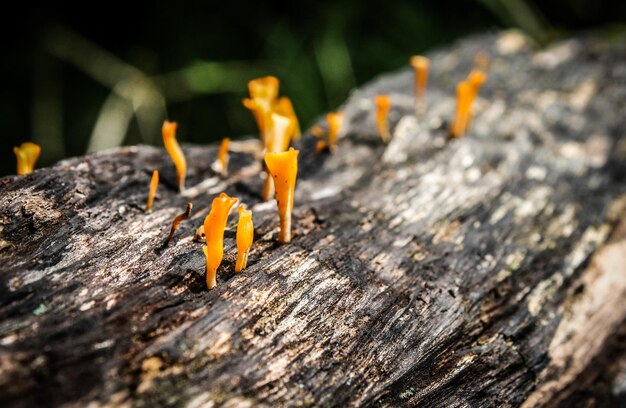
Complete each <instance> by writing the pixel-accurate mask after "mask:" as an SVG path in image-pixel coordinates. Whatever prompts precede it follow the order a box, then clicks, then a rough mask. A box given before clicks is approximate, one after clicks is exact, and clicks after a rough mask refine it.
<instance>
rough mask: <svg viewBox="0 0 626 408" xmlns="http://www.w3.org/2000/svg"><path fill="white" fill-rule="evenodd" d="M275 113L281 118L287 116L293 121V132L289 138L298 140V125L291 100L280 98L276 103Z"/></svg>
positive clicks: (284, 97)
mask: <svg viewBox="0 0 626 408" xmlns="http://www.w3.org/2000/svg"><path fill="white" fill-rule="evenodd" d="M275 111H276V113H279V114H281V115H283V116H287V117H288V118H290V119H291V120H292V121H293V131H292V135H291V137H292V138H293V140H295V141H298V140H300V123H299V122H298V117H297V116H296V112H295V110H294V109H293V104H292V103H291V99H289V98H288V97H286V96H282V97H280V98H279V99H278V102H277V103H276V108H275Z"/></svg>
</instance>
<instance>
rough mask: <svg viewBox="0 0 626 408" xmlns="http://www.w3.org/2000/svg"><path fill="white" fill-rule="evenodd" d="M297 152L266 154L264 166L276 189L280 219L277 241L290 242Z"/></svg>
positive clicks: (296, 172)
mask: <svg viewBox="0 0 626 408" xmlns="http://www.w3.org/2000/svg"><path fill="white" fill-rule="evenodd" d="M298 153H300V152H299V151H298V150H294V149H293V147H292V148H290V149H289V151H287V152H281V153H266V154H265V164H266V165H267V168H268V169H269V171H270V174H271V175H272V178H273V180H274V185H275V188H276V204H277V206H278V215H279V217H280V235H279V241H280V242H283V243H286V242H290V241H291V212H292V210H293V200H294V192H295V187H296V176H297V174H298Z"/></svg>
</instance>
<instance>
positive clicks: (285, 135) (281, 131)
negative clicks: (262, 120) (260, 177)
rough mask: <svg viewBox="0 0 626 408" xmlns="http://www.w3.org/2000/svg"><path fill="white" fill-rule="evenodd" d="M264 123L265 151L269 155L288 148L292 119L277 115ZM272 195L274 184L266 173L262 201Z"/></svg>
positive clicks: (292, 125) (292, 126) (291, 133)
mask: <svg viewBox="0 0 626 408" xmlns="http://www.w3.org/2000/svg"><path fill="white" fill-rule="evenodd" d="M267 119H269V120H268V121H267V122H266V123H267V125H268V129H267V131H268V138H267V146H266V150H267V152H269V153H279V152H284V151H285V150H287V148H288V147H289V143H290V142H291V136H292V135H293V129H294V126H295V123H294V121H293V118H290V117H288V116H283V115H279V114H278V113H272V114H270V115H269V116H268V117H267ZM273 195H274V183H273V181H272V178H271V177H270V175H269V172H267V171H266V177H265V183H264V185H263V193H262V198H263V200H264V201H267V200H269V199H270V198H272V196H273Z"/></svg>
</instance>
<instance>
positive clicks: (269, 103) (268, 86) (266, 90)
mask: <svg viewBox="0 0 626 408" xmlns="http://www.w3.org/2000/svg"><path fill="white" fill-rule="evenodd" d="M279 86H280V81H279V80H278V78H276V77H274V76H266V77H262V78H256V79H253V80H251V81H249V82H248V91H249V92H250V99H244V100H243V105H244V106H245V107H246V108H248V109H250V111H252V114H253V115H254V119H255V120H256V122H257V126H258V127H259V132H260V133H261V137H262V140H263V143H264V144H265V143H267V141H266V137H267V135H266V131H267V124H266V123H265V122H266V120H267V116H268V115H269V114H270V113H271V112H272V109H273V106H274V105H275V104H276V98H277V97H278V88H279Z"/></svg>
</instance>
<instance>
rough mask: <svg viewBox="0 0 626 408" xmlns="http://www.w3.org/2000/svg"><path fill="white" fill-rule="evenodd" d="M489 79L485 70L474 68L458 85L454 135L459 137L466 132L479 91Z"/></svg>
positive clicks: (452, 131)
mask: <svg viewBox="0 0 626 408" xmlns="http://www.w3.org/2000/svg"><path fill="white" fill-rule="evenodd" d="M486 79H487V74H486V73H485V72H484V71H481V70H478V69H474V70H472V72H470V74H469V75H468V77H467V80H465V81H462V82H461V83H459V84H458V85H457V87H456V113H455V116H454V122H453V123H452V129H451V130H450V133H451V134H452V137H454V138H459V137H461V136H463V135H464V134H465V132H466V131H467V129H468V127H469V123H470V121H471V119H472V105H473V104H474V100H475V99H476V96H477V95H478V91H479V90H480V87H481V86H482V85H483V83H484V82H485V81H486Z"/></svg>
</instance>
